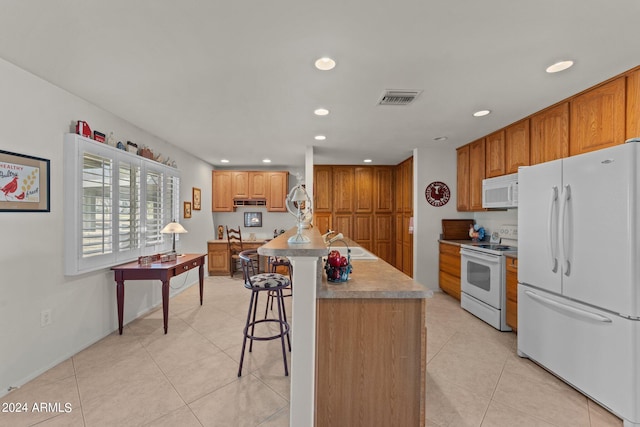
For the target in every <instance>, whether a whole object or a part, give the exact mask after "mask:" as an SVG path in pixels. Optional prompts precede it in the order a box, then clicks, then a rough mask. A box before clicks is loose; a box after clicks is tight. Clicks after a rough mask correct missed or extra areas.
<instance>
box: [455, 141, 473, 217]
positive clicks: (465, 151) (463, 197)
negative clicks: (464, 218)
mask: <svg viewBox="0 0 640 427" xmlns="http://www.w3.org/2000/svg"><path fill="white" fill-rule="evenodd" d="M456 155H457V158H458V161H457V186H456V187H457V190H458V191H457V192H456V193H457V207H458V210H459V211H468V210H469V208H470V206H471V203H469V144H467V145H464V146H462V147H459V148H458V149H457V150H456Z"/></svg>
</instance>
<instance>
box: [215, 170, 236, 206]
mask: <svg viewBox="0 0 640 427" xmlns="http://www.w3.org/2000/svg"><path fill="white" fill-rule="evenodd" d="M211 188H212V190H213V194H212V197H211V210H212V211H214V212H233V197H231V172H230V171H218V170H214V171H213V173H212V174H211Z"/></svg>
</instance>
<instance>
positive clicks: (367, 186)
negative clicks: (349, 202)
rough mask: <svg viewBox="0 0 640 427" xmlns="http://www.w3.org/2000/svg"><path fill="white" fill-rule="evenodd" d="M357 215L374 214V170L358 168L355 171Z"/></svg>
mask: <svg viewBox="0 0 640 427" xmlns="http://www.w3.org/2000/svg"><path fill="white" fill-rule="evenodd" d="M354 179H355V203H356V209H355V212H356V213H369V212H373V168H371V167H357V168H355V170H354Z"/></svg>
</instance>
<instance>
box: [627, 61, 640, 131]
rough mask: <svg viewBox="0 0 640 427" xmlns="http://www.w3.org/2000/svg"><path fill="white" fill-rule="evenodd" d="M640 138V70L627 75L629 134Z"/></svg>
mask: <svg viewBox="0 0 640 427" xmlns="http://www.w3.org/2000/svg"><path fill="white" fill-rule="evenodd" d="M629 138H640V70H636V71H634V72H632V73H629V75H627V135H626V139H629Z"/></svg>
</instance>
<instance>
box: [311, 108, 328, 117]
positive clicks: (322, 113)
mask: <svg viewBox="0 0 640 427" xmlns="http://www.w3.org/2000/svg"><path fill="white" fill-rule="evenodd" d="M313 113H314V114H315V115H316V116H326V115H327V114H329V110H327V109H326V108H318V109H317V110H315V111H314V112H313Z"/></svg>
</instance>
